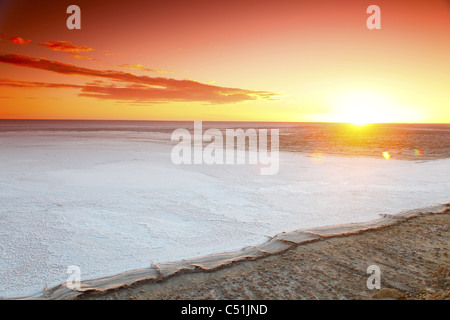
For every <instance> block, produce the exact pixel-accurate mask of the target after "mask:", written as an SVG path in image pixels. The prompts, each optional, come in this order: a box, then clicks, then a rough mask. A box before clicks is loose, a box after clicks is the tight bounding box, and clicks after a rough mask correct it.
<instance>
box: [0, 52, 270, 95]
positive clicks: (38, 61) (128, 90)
mask: <svg viewBox="0 0 450 320" xmlns="http://www.w3.org/2000/svg"><path fill="white" fill-rule="evenodd" d="M0 62H3V63H9V64H12V65H16V66H22V67H29V68H34V69H40V70H47V71H53V72H56V73H60V74H66V75H81V76H88V77H99V78H104V79H108V80H113V81H118V82H119V83H121V86H117V85H115V84H114V85H112V84H104V83H103V84H102V83H99V82H97V83H96V84H87V85H84V86H81V89H82V93H81V94H80V95H81V96H88V97H95V98H99V99H114V100H132V101H140V102H168V101H199V102H209V103H235V102H243V101H250V100H259V99H264V100H268V99H273V98H274V97H275V96H276V94H275V93H272V92H266V91H253V90H245V89H238V88H227V87H220V86H213V85H208V84H203V83H200V82H196V81H193V80H176V79H170V78H164V77H149V76H138V75H134V74H131V73H126V72H121V71H113V70H95V69H89V68H84V67H78V66H75V65H73V64H67V63H61V62H57V61H51V60H47V59H44V58H33V57H27V56H22V55H18V54H7V55H0ZM48 85H51V86H55V87H56V86H57V84H48ZM65 86H66V87H67V85H65ZM72 87H74V88H75V87H77V88H80V86H72Z"/></svg>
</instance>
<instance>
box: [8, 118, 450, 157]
mask: <svg viewBox="0 0 450 320" xmlns="http://www.w3.org/2000/svg"><path fill="white" fill-rule="evenodd" d="M177 128H187V129H189V130H192V128H193V121H77V120H65V121H61V120H58V121H51V120H0V133H1V132H21V131H22V132H23V131H33V132H39V131H41V132H42V131H47V132H98V131H110V132H113V131H114V132H136V133H160V134H162V135H160V136H159V138H158V139H159V140H163V141H167V142H169V141H170V134H171V133H172V132H173V130H175V129H177ZM203 128H204V130H206V129H208V128H217V129H220V130H222V131H223V130H224V129H227V128H230V129H235V128H243V129H248V128H253V129H264V128H267V129H279V130H280V151H288V152H301V153H306V154H313V155H317V154H329V155H340V156H366V157H382V155H383V152H385V151H387V152H389V154H390V156H391V158H393V159H400V160H432V159H444V158H448V157H450V124H369V125H365V126H356V125H352V124H338V123H270V122H203Z"/></svg>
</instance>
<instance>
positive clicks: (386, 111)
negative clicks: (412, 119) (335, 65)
mask: <svg viewBox="0 0 450 320" xmlns="http://www.w3.org/2000/svg"><path fill="white" fill-rule="evenodd" d="M334 104H335V107H334V110H333V111H334V113H335V114H336V118H337V121H338V122H346V123H351V124H353V125H355V126H364V125H367V124H370V123H382V122H403V121H404V120H403V121H402V117H403V116H404V114H401V112H400V111H399V110H400V106H398V105H396V104H395V103H394V102H393V100H392V99H389V98H387V97H386V96H384V95H381V94H377V93H373V92H363V91H360V92H358V91H357V92H347V93H344V94H342V95H340V96H338V98H337V99H336V100H335V102H334Z"/></svg>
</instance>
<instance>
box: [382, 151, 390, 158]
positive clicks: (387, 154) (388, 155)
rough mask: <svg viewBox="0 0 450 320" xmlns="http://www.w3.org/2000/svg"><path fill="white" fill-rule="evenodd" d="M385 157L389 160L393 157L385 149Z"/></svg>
mask: <svg viewBox="0 0 450 320" xmlns="http://www.w3.org/2000/svg"><path fill="white" fill-rule="evenodd" d="M383 157H384V158H385V159H386V160H389V159H390V158H391V155H390V154H389V152H387V151H384V152H383Z"/></svg>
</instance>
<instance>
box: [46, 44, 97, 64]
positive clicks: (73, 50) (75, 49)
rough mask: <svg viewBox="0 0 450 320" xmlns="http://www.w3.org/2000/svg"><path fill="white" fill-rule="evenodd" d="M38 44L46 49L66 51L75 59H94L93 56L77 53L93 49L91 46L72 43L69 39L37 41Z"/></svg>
mask: <svg viewBox="0 0 450 320" xmlns="http://www.w3.org/2000/svg"><path fill="white" fill-rule="evenodd" d="M39 45H40V46H43V47H46V48H47V49H50V50H52V51H57V52H66V53H68V54H70V56H71V57H72V58H75V59H79V60H94V59H93V58H90V57H85V56H81V55H79V53H84V52H91V51H94V49H93V48H90V47H86V46H79V45H74V44H72V43H71V42H69V41H47V42H43V43H39Z"/></svg>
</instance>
